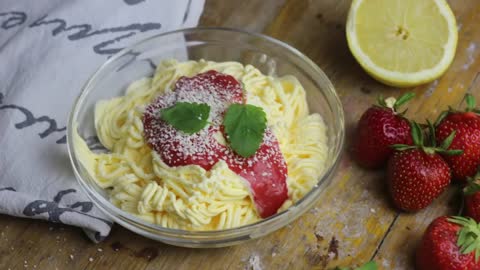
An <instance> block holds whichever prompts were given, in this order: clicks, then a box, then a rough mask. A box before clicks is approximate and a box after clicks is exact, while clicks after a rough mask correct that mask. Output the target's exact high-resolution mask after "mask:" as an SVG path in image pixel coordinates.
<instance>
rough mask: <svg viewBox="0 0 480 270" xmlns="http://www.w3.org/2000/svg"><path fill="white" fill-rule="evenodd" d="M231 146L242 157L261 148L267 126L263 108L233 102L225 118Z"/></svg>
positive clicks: (226, 131) (250, 154) (224, 121)
mask: <svg viewBox="0 0 480 270" xmlns="http://www.w3.org/2000/svg"><path fill="white" fill-rule="evenodd" d="M223 125H224V127H225V133H226V134H227V140H228V142H229V144H230V147H231V148H232V149H233V151H235V153H237V154H239V155H240V156H242V157H250V156H252V155H254V154H255V152H256V151H257V150H258V148H260V145H261V144H262V141H263V134H264V133H265V129H266V128H267V116H266V114H265V112H264V111H263V109H262V108H260V107H257V106H254V105H250V104H232V105H230V107H229V108H228V110H227V112H226V113H225V118H224V120H223Z"/></svg>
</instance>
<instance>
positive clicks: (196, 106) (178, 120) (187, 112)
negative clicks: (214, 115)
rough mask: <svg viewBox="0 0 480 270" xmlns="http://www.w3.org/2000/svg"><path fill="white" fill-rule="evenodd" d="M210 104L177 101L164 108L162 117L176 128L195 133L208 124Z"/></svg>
mask: <svg viewBox="0 0 480 270" xmlns="http://www.w3.org/2000/svg"><path fill="white" fill-rule="evenodd" d="M209 114H210V106H208V105H207V104H200V103H188V102H177V103H175V105H173V106H172V107H169V108H166V109H162V110H161V111H160V118H161V119H162V120H163V121H165V122H167V123H168V124H170V125H172V126H173V127H174V128H176V129H178V130H180V131H183V132H185V133H187V134H194V133H196V132H198V131H200V130H201V129H202V128H204V127H205V126H206V125H207V122H208V121H207V120H208V115H209Z"/></svg>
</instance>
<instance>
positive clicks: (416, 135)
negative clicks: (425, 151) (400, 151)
mask: <svg viewBox="0 0 480 270" xmlns="http://www.w3.org/2000/svg"><path fill="white" fill-rule="evenodd" d="M410 128H411V130H412V139H413V143H414V144H415V145H416V146H422V145H423V131H422V128H421V127H420V126H419V125H418V123H416V122H410Z"/></svg>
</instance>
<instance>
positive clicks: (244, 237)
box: [67, 28, 345, 248]
mask: <svg viewBox="0 0 480 270" xmlns="http://www.w3.org/2000/svg"><path fill="white" fill-rule="evenodd" d="M171 58H176V59H178V60H179V61H184V60H200V59H205V60H212V61H217V62H222V61H238V62H241V63H243V64H251V65H253V66H255V67H256V68H258V69H259V70H260V71H261V72H262V73H264V74H268V75H273V76H283V75H287V74H290V75H294V76H295V77H297V79H298V80H299V81H300V82H301V84H302V85H303V87H304V88H305V90H306V92H307V100H308V105H309V107H310V112H311V113H313V112H316V113H319V114H320V115H321V116H322V117H323V120H324V122H325V124H326V126H327V130H328V131H327V133H328V134H327V135H328V144H327V145H328V146H329V150H328V158H327V161H326V162H327V164H326V166H325V167H326V169H325V171H324V172H323V175H322V176H321V177H320V178H319V179H318V183H317V184H316V185H315V186H314V188H313V189H312V190H311V191H310V192H309V193H308V194H307V195H306V196H305V197H304V198H302V199H301V200H300V201H298V202H297V203H295V204H294V205H292V206H291V207H290V208H288V209H287V210H285V211H283V212H281V213H278V214H276V215H273V216H271V217H269V218H267V219H263V220H261V221H258V222H256V223H253V224H249V225H245V226H242V227H238V228H233V229H227V230H217V231H186V230H178V229H169V228H165V227H161V226H159V225H155V224H152V223H149V222H146V221H144V220H142V219H140V218H138V217H135V216H133V215H131V214H129V213H127V212H124V211H123V210H121V209H119V208H117V207H116V206H114V205H113V204H112V203H110V201H109V198H108V195H107V193H106V192H105V190H103V189H102V188H100V187H99V186H98V185H97V184H96V183H95V181H94V180H93V179H92V177H91V176H90V175H89V174H88V173H87V171H86V170H85V168H84V167H83V166H82V164H81V163H80V162H79V160H78V156H77V153H76V151H75V145H74V141H73V129H74V128H75V127H76V128H77V131H78V133H79V134H80V136H81V137H83V138H89V137H91V136H95V134H96V132H95V128H94V116H93V112H94V106H95V103H96V102H97V101H99V100H101V99H109V98H112V97H116V96H120V95H123V93H124V91H125V89H126V87H127V86H128V84H129V83H131V82H133V81H135V80H138V79H139V78H142V77H148V76H151V75H153V72H154V67H155V63H158V62H159V61H161V60H164V59H171ZM67 133H68V134H67V136H68V137H67V142H68V150H69V155H70V159H71V162H72V165H73V170H74V172H75V176H76V178H77V180H78V182H79V183H80V186H81V187H82V188H83V190H84V191H85V193H86V194H87V195H88V197H89V198H90V199H91V200H92V201H93V203H94V204H95V205H96V206H97V207H98V208H100V209H101V210H102V211H103V212H105V214H106V215H108V216H109V217H110V218H112V219H113V220H114V221H115V222H116V223H118V224H120V225H121V226H123V227H125V228H127V229H129V230H131V231H133V232H135V233H138V234H140V235H143V236H145V237H148V238H151V239H154V240H158V241H161V242H164V243H167V244H171V245H176V246H184V247H196V248H197V247H202V248H203V247H222V246H229V245H235V244H239V243H242V242H244V241H248V240H250V239H255V238H258V237H261V236H264V235H266V234H268V233H271V232H273V231H275V230H278V229H279V228H281V227H284V226H286V225H287V224H289V223H290V222H292V221H294V220H295V219H296V218H298V217H299V216H300V215H301V214H303V213H304V212H305V211H307V210H308V209H310V208H311V207H312V206H313V205H314V204H315V203H316V202H317V201H318V200H319V199H320V197H321V193H322V191H323V190H324V189H325V187H326V186H327V185H328V184H329V183H330V182H331V180H332V178H333V175H334V172H335V169H336V167H337V163H338V160H339V156H340V153H341V152H342V148H343V144H344V134H345V128H344V113H343V108H342V104H341V103H340V100H339V98H338V96H337V94H336V92H335V89H334V87H333V85H332V83H331V82H330V80H329V79H328V78H327V76H326V75H325V74H324V73H323V71H322V70H321V69H320V68H319V67H318V66H317V65H316V64H314V63H313V62H312V61H311V60H310V59H308V58H307V57H306V56H305V55H303V54H302V53H301V52H299V51H298V50H296V49H295V48H292V47H291V46H289V45H288V44H285V43H283V42H281V41H278V40H276V39H273V38H271V37H268V36H265V35H261V34H254V33H249V32H245V31H240V30H234V29H225V28H191V29H183V30H178V31H173V32H169V33H164V34H160V35H156V36H154V37H151V38H148V39H146V40H143V41H141V42H138V43H137V44H134V45H133V46H131V47H128V48H125V49H123V50H122V51H120V52H118V53H117V54H115V55H114V56H112V57H111V58H109V59H108V61H106V62H105V63H104V64H103V65H102V66H101V67H100V68H99V69H98V70H97V72H95V74H94V75H93V76H92V77H91V79H90V80H89V81H88V82H87V83H86V85H85V87H84V88H83V90H82V92H81V94H80V96H79V97H78V98H77V100H76V102H75V104H74V106H73V109H72V112H71V114H70V118H69V122H68V132H67Z"/></svg>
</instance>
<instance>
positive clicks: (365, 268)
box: [335, 261, 378, 270]
mask: <svg viewBox="0 0 480 270" xmlns="http://www.w3.org/2000/svg"><path fill="white" fill-rule="evenodd" d="M350 269H351V268H348V267H339V266H337V267H336V268H335V270H350ZM377 269H378V268H377V263H376V262H374V261H370V262H367V263H366V264H364V265H362V266H360V267H358V268H355V270H377Z"/></svg>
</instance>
